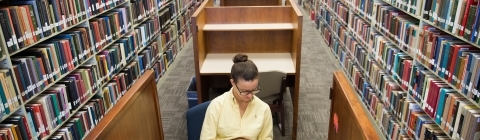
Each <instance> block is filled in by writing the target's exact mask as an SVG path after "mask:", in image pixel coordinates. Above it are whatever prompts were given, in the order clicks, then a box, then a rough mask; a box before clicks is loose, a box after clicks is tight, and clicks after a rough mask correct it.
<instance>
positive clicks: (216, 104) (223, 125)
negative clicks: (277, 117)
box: [200, 88, 273, 140]
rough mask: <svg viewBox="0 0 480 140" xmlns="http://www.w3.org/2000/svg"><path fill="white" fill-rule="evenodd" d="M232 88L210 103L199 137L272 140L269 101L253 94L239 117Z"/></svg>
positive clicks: (212, 139)
mask: <svg viewBox="0 0 480 140" xmlns="http://www.w3.org/2000/svg"><path fill="white" fill-rule="evenodd" d="M232 89H233V88H232ZM232 89H230V91H228V92H225V93H224V94H222V95H220V96H218V97H216V98H215V99H213V100H212V101H211V102H210V105H209V106H208V109H207V112H206V113H205V119H204V121H203V126H202V132H201V135H200V140H231V139H234V138H238V137H243V138H246V139H249V140H257V139H258V140H271V139H273V130H272V129H273V128H272V127H273V123H272V113H271V111H270V107H269V106H268V104H266V103H265V102H263V101H262V100H261V99H259V98H257V97H256V96H254V97H253V99H252V101H251V102H250V103H249V105H248V107H247V109H246V110H245V113H244V114H243V117H241V116H240V108H239V105H238V104H237V101H236V100H235V97H234V95H233V92H232Z"/></svg>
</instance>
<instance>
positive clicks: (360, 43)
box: [305, 0, 480, 140]
mask: <svg viewBox="0 0 480 140" xmlns="http://www.w3.org/2000/svg"><path fill="white" fill-rule="evenodd" d="M306 3H307V6H305V9H308V10H310V13H314V14H315V16H314V17H315V18H312V21H320V22H314V23H316V24H317V23H318V24H317V26H319V30H320V32H321V34H322V35H323V37H324V38H325V40H326V43H327V44H328V46H329V48H330V49H331V51H332V53H333V54H334V56H335V57H336V58H337V59H338V60H339V64H340V65H341V66H342V69H343V70H344V71H345V73H347V74H348V77H349V79H350V81H351V82H352V83H353V84H352V85H353V86H354V87H355V89H356V91H357V94H358V95H359V96H360V97H361V99H360V100H361V101H362V102H363V103H364V104H365V105H366V106H367V108H368V110H369V111H370V115H371V116H372V117H373V118H374V120H375V122H376V124H377V127H378V128H379V129H380V130H381V131H382V132H383V134H382V135H383V137H384V138H385V139H401V138H410V139H429V138H438V139H455V140H460V139H465V140H466V139H479V138H478V136H476V135H478V128H479V126H480V124H479V122H477V121H476V120H478V117H479V116H480V115H479V112H480V108H479V107H480V105H479V94H478V90H479V86H478V84H479V79H480V77H479V71H478V69H479V67H478V66H479V64H478V57H479V55H478V54H479V52H480V51H479V50H480V45H479V44H478V41H479V39H478V37H479V36H478V32H479V26H480V25H478V23H479V22H478V21H479V20H478V19H479V17H480V16H479V15H480V14H479V12H480V11H479V10H478V2H476V1H473V0H472V1H471V0H453V1H445V0H416V1H408V0H397V1H393V0H313V1H312V0H310V1H308V2H306ZM314 3H319V4H318V5H315V7H314ZM432 3H433V4H432ZM314 10H317V11H314ZM454 11H455V12H454Z"/></svg>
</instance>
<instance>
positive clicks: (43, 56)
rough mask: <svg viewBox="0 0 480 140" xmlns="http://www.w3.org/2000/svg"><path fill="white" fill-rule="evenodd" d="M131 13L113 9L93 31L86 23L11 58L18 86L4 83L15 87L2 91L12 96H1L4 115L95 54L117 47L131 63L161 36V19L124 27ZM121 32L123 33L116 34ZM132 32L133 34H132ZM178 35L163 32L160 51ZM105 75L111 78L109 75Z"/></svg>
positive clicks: (94, 23) (98, 18)
mask: <svg viewBox="0 0 480 140" xmlns="http://www.w3.org/2000/svg"><path fill="white" fill-rule="evenodd" d="M128 9H129V8H128V6H126V7H122V6H120V7H116V8H114V9H111V10H110V11H109V13H106V14H104V15H99V16H96V17H95V18H92V19H90V21H89V23H90V28H93V29H89V28H88V26H87V25H85V24H86V23H84V24H82V25H78V26H77V27H73V28H70V29H68V30H67V31H64V32H62V33H60V34H58V35H56V36H54V37H52V38H50V39H48V40H46V41H44V42H41V43H39V44H36V45H35V46H33V47H30V48H28V49H26V50H24V51H22V52H20V53H18V54H16V55H13V56H11V61H12V65H13V66H12V72H11V74H13V76H15V77H16V79H17V82H16V83H15V82H13V80H12V79H11V78H10V79H9V80H7V81H5V82H6V83H8V82H11V83H13V84H5V86H8V85H10V86H8V88H4V89H6V90H2V91H10V92H5V94H2V95H0V96H2V97H4V98H6V99H7V101H6V102H5V103H8V102H10V103H9V104H8V106H4V107H5V108H7V107H8V109H6V111H5V112H3V115H7V114H9V113H8V112H9V110H10V109H11V110H13V109H16V108H15V107H16V106H15V105H17V104H19V103H20V101H19V100H22V101H23V102H28V101H29V99H32V97H34V96H36V95H38V93H41V92H42V91H45V90H46V89H47V87H49V86H51V85H53V84H54V83H56V82H58V81H59V80H60V79H61V78H63V77H64V76H65V75H68V73H70V72H72V71H73V70H75V69H77V68H78V67H79V66H80V65H82V64H84V63H85V62H86V61H87V60H90V58H93V56H94V55H95V54H100V53H104V52H105V50H106V49H107V48H105V47H107V46H116V47H117V48H116V49H114V50H119V49H121V52H124V51H126V52H128V53H125V55H126V56H124V58H125V57H128V59H131V58H133V57H132V56H133V55H134V53H135V52H138V51H140V49H142V48H143V46H146V43H148V42H149V40H151V39H153V38H154V37H156V35H159V34H160V32H161V29H160V21H159V17H158V16H153V17H147V18H146V19H147V20H144V22H143V23H141V24H137V25H136V26H135V27H130V25H127V24H125V23H130V21H128V20H129V18H128V17H129V16H126V17H125V16H124V15H125V14H127V13H129V12H128ZM171 23H175V22H171ZM127 27H130V28H127ZM168 27H170V28H169V29H174V28H175V27H174V25H168ZM120 28H121V30H115V29H120ZM126 29H130V30H126ZM132 30H133V32H129V31H132ZM165 30H166V29H165ZM89 31H90V32H89ZM127 32H128V33H127ZM175 33H176V32H175V31H169V30H166V31H165V32H163V35H162V38H159V39H160V41H158V42H160V44H162V45H164V46H161V48H165V47H166V46H165V43H161V42H164V41H162V40H166V38H170V34H175ZM132 37H133V38H132ZM122 38H123V39H122ZM91 39H93V41H91ZM114 41H116V42H114ZM118 43H121V44H122V45H119V44H118ZM94 44H95V45H94ZM94 46H95V47H94ZM109 49H112V48H109ZM165 50H166V49H165ZM60 52H62V53H60ZM116 53H118V52H116ZM105 55H106V54H105ZM118 56H120V55H118ZM122 60H123V59H122ZM104 61H106V60H104ZM110 71H112V68H110ZM103 75H108V72H106V73H103ZM106 80H108V79H106ZM14 84H17V85H18V88H19V89H18V90H19V91H18V92H16V90H17V89H16V88H15V85H14ZM5 95H7V96H9V97H6V96H5Z"/></svg>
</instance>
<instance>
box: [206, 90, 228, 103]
mask: <svg viewBox="0 0 480 140" xmlns="http://www.w3.org/2000/svg"><path fill="white" fill-rule="evenodd" d="M225 94H226V93H224V94H222V95H220V96H217V97H215V98H214V99H213V100H211V101H210V105H220V106H221V105H223V104H224V103H225V99H226V98H227V97H226V96H225Z"/></svg>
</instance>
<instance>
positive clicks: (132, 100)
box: [85, 70, 164, 140]
mask: <svg viewBox="0 0 480 140" xmlns="http://www.w3.org/2000/svg"><path fill="white" fill-rule="evenodd" d="M85 139H86V140H93V139H101V140H118V139H144V140H147V139H149V140H153V139H155V140H163V139H164V134H163V127H162V120H161V114H160V105H159V102H158V94H157V86H156V82H155V74H154V72H153V70H147V71H146V72H145V73H144V75H143V76H142V77H140V78H139V79H138V80H137V82H136V83H135V84H134V85H133V86H132V87H131V88H130V89H129V90H128V91H127V92H126V93H125V95H124V96H123V97H122V98H121V99H120V100H119V101H118V102H117V104H116V105H115V106H113V107H112V109H111V110H110V111H109V112H108V113H107V114H106V115H105V116H104V117H103V119H102V120H101V121H100V122H99V123H98V125H97V126H96V127H95V128H94V129H93V130H92V131H91V132H90V133H89V134H88V135H87V136H86V137H85Z"/></svg>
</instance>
